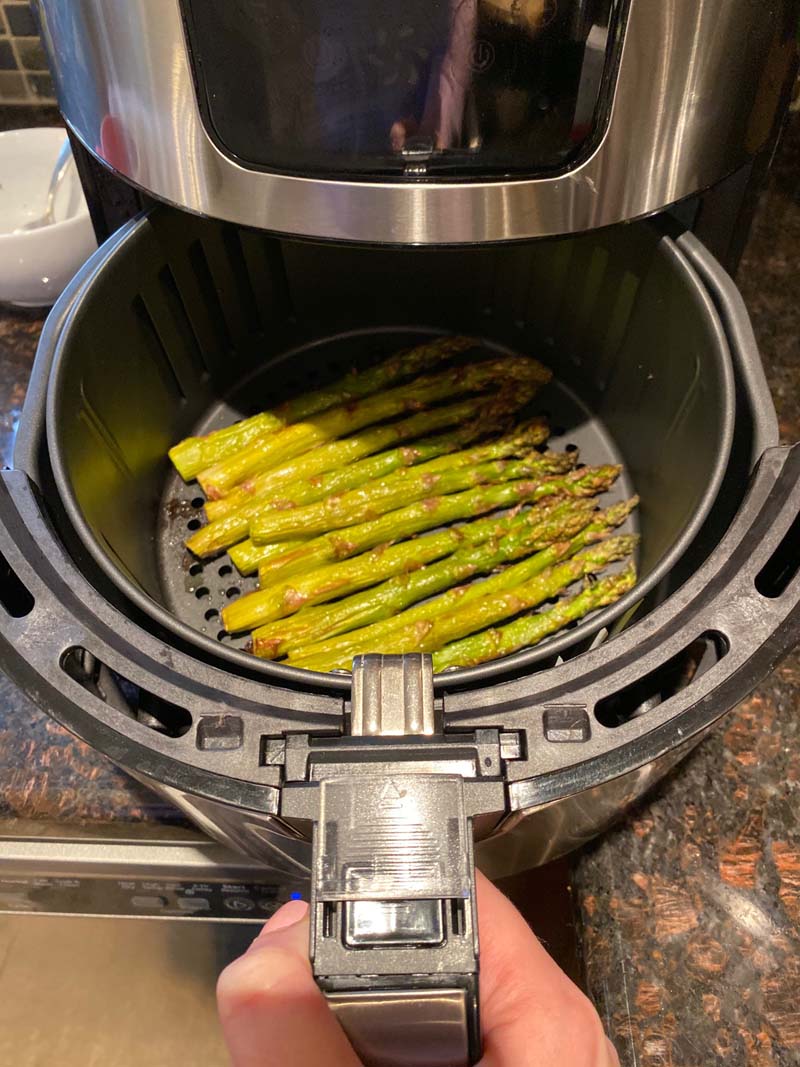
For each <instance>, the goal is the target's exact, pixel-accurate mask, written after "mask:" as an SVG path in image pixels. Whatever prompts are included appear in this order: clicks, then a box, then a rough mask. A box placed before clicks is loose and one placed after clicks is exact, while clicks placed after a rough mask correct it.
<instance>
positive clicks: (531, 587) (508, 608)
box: [290, 535, 638, 671]
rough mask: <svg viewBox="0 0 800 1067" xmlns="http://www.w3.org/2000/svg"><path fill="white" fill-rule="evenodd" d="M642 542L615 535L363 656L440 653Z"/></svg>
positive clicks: (325, 661) (341, 662) (319, 665)
mask: <svg viewBox="0 0 800 1067" xmlns="http://www.w3.org/2000/svg"><path fill="white" fill-rule="evenodd" d="M637 541H638V538H637V537H634V536H631V535H624V536H621V537H609V538H608V539H607V540H605V541H601V542H600V543H599V544H596V545H592V546H591V547H590V548H586V549H584V550H583V551H582V552H579V553H578V554H577V555H576V556H573V557H572V558H571V559H568V560H565V561H564V562H563V563H558V564H556V566H554V567H548V568H547V569H546V570H544V571H542V572H541V574H537V575H536V577H534V578H531V579H530V581H528V582H526V583H525V584H524V585H519V586H516V587H515V588H513V589H509V590H508V591H506V592H503V593H496V592H495V593H488V594H486V595H484V596H480V597H476V598H475V599H474V600H472V601H470V602H468V603H466V604H462V605H461V606H460V607H459V608H458V609H456V610H455V611H452V612H448V613H447V614H444V615H437V616H436V617H435V618H433V619H426V620H423V621H421V622H416V623H412V624H411V625H410V626H405V627H402V628H400V629H398V630H394V631H393V632H392V633H390V634H387V635H386V636H385V637H384V638H382V639H381V643H380V647H379V648H378V649H376V648H375V646H374V645H372V644H364V645H359V647H358V652H372V651H380V652H382V653H384V654H391V653H399V652H435V651H436V650H437V649H440V648H443V647H444V646H445V645H446V644H448V643H450V642H451V641H456V640H458V639H459V638H462V637H466V636H467V635H468V634H472V633H476V632H477V631H478V630H483V629H484V628H485V627H487V626H491V625H492V623H495V622H498V621H499V620H501V619H507V618H509V617H510V616H512V615H518V614H519V613H520V612H521V611H527V610H528V609H530V608H532V607H535V606H536V605H537V604H541V603H543V602H544V601H545V600H549V599H550V598H551V597H554V596H558V595H559V594H560V593H561V592H563V590H564V589H567V588H568V587H569V586H570V585H572V583H573V582H575V581H577V580H578V579H579V578H584V577H586V575H588V574H594V573H596V572H597V571H600V570H603V569H604V568H605V567H607V566H608V565H609V564H610V563H613V562H615V561H616V560H620V559H624V558H625V557H626V556H629V555H630V554H631V552H633V550H634V548H635V547H636V543H637ZM290 662H292V661H290ZM350 663H351V659H350V657H349V656H348V657H345V658H342V657H341V655H340V656H338V657H333V656H331V657H325V656H318V657H307V658H304V660H303V662H302V666H304V667H306V668H308V669H309V670H323V671H325V670H334V669H336V668H342V667H345V668H346V667H347V666H348V665H349V664H350ZM293 665H295V664H294V663H293Z"/></svg>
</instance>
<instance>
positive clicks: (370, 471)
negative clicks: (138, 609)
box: [186, 419, 574, 556]
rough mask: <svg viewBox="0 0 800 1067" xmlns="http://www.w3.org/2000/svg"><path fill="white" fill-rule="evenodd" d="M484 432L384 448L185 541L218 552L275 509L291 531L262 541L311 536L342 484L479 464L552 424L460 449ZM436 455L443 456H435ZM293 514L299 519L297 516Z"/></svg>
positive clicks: (554, 466) (469, 429) (558, 465)
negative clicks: (316, 518) (318, 512)
mask: <svg viewBox="0 0 800 1067" xmlns="http://www.w3.org/2000/svg"><path fill="white" fill-rule="evenodd" d="M480 433H481V427H480V425H478V424H476V423H475V422H472V423H469V424H468V425H467V426H463V427H461V428H460V429H458V430H453V431H451V432H450V433H447V434H439V435H438V437H431V438H428V439H427V440H423V441H418V442H417V443H416V444H414V445H405V446H401V447H399V448H393V449H390V450H389V451H388V452H379V453H378V455H377V456H369V457H368V458H367V459H363V460H361V461H360V462H359V463H353V464H351V465H350V466H349V467H345V468H344V469H343V470H339V471H329V472H328V473H327V474H325V475H323V476H321V477H319V478H314V479H307V480H306V481H304V482H300V483H298V484H297V485H295V486H293V487H291V488H289V487H286V488H285V489H284V490H283V494H282V495H281V496H280V497H278V498H274V499H272V500H269V501H254V502H252V503H250V504H248V505H246V506H245V507H243V508H240V509H239V511H235V512H233V514H231V515H225V516H223V517H222V518H221V519H215V520H214V521H213V522H210V523H208V525H206V526H203V527H202V528H201V529H199V530H198V531H197V532H196V533H194V534H192V536H191V537H190V538H189V539H188V540H187V542H186V547H187V548H188V549H189V550H190V551H191V552H194V554H195V555H197V556H213V555H215V554H216V553H217V552H220V551H221V550H222V549H223V548H227V547H228V546H229V545H232V544H235V542H237V541H240V540H241V539H242V538H243V537H247V535H248V533H250V534H251V536H253V535H252V527H253V526H254V525H255V524H256V523H258V522H261V521H262V520H263V519H265V518H267V519H268V518H270V517H272V516H273V515H274V514H275V513H276V512H277V513H278V514H279V516H280V518H282V519H283V520H284V526H285V527H286V528H287V529H285V531H284V533H283V534H282V536H281V537H274V538H273V537H266V538H260V539H259V543H260V544H265V543H269V542H271V541H282V540H285V539H286V538H287V537H289V538H291V537H292V535H293V534H294V535H296V534H297V533H298V532H301V533H302V534H303V535H304V536H311V535H312V534H314V533H315V532H317V531H315V530H314V529H312V528H311V527H310V526H309V525H308V523H307V520H306V518H305V513H306V512H307V511H308V509H309V507H312V506H313V503H314V502H315V501H320V502H322V501H323V500H326V499H327V498H331V497H332V498H333V499H347V498H349V497H350V496H351V495H352V493H345V494H344V495H343V496H336V495H335V494H337V493H341V490H342V489H343V488H351V487H352V488H353V490H354V491H355V489H356V487H358V486H363V488H362V490H360V491H362V492H363V491H366V490H367V488H368V487H370V486H373V485H377V486H382V485H389V484H391V483H392V479H390V478H388V477H387V476H388V475H390V474H392V473H393V472H398V471H399V469H400V468H404V467H409V466H411V465H412V464H420V463H422V464H424V466H423V467H422V468H421V470H424V471H426V472H428V476H429V477H434V476H435V473H431V472H436V471H438V470H439V468H440V467H442V466H445V467H449V466H450V465H451V464H452V466H454V467H464V466H466V465H467V464H468V463H470V462H471V461H474V462H475V463H477V462H478V461H479V460H480V459H481V458H482V457H487V458H488V457H490V456H495V455H496V456H506V455H514V454H517V453H520V452H523V451H524V450H525V449H526V448H530V447H531V446H532V445H535V444H538V443H540V442H541V441H542V439H543V438H546V436H547V425H546V423H545V422H544V420H543V419H533V420H531V422H530V423H527V424H526V425H525V426H524V427H521V428H520V429H519V430H518V431H516V432H514V433H513V434H507V435H506V436H504V437H501V438H499V439H498V440H496V441H493V442H489V443H488V444H486V445H482V446H481V447H479V448H476V449H462V450H461V451H456V449H459V448H460V446H462V445H463V444H465V443H466V442H468V441H471V440H474V438H475V437H476V436H477V435H479V434H480ZM573 455H574V453H573ZM437 456H438V457H439V458H438V459H436V458H435V457H437ZM567 458H568V457H567ZM426 461H427V462H426ZM548 468H549V469H550V472H551V473H554V472H556V471H557V470H564V469H568V467H567V466H566V465H565V464H564V462H563V461H559V462H556V461H555V460H553V461H552V462H551V463H550V464H548ZM384 478H385V479H386V480H385V481H382V480H381V479H384ZM411 499H413V497H412V498H411ZM301 505H306V506H305V507H303V506H301ZM294 516H296V519H294V518H293V517H294ZM276 517H278V516H276ZM290 520H292V521H290ZM354 521H357V520H354ZM337 525H342V524H341V523H333V522H331V523H330V524H329V525H328V526H326V527H324V529H332V528H335V527H336V526H337ZM288 527H291V529H288ZM320 532H322V531H320Z"/></svg>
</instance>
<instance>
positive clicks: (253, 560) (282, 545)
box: [228, 537, 308, 575]
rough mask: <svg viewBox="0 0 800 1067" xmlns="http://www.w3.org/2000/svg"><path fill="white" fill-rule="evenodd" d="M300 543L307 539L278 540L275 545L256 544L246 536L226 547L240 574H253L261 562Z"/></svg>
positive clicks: (304, 542) (279, 554) (305, 541)
mask: <svg viewBox="0 0 800 1067" xmlns="http://www.w3.org/2000/svg"><path fill="white" fill-rule="evenodd" d="M301 544H303V545H305V544H308V541H307V540H305V539H304V538H302V537H301V538H298V539H297V541H279V542H278V543H277V544H275V545H256V544H253V542H252V541H251V540H250V538H249V537H247V538H245V540H244V541H240V542H239V544H238V545H231V547H230V548H229V549H228V556H229V557H230V560H231V563H233V565H234V566H235V567H236V568H237V569H238V570H239V573H240V574H245V575H247V574H255V572H256V571H257V570H258V568H259V567H260V566H261V564H262V563H266V562H267V560H269V559H272V558H273V557H275V556H281V555H283V553H284V552H288V551H289V550H290V548H297V547H299V546H300V545H301Z"/></svg>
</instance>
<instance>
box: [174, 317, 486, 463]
mask: <svg viewBox="0 0 800 1067" xmlns="http://www.w3.org/2000/svg"><path fill="white" fill-rule="evenodd" d="M474 346H475V341H473V340H471V339H470V338H469V337H441V338H438V339H437V340H435V341H431V342H429V343H427V344H423V345H417V346H416V348H410V349H407V350H405V351H403V352H398V353H396V354H395V355H393V356H390V357H389V359H386V360H384V361H383V362H382V363H379V364H378V365H377V366H375V367H370V368H369V369H368V370H365V371H362V372H361V373H360V374H359V373H357V372H355V371H351V372H350V373H349V374H345V375H344V377H342V378H339V379H338V381H336V382H334V383H333V384H332V385H329V386H327V387H326V388H324V389H317V390H315V391H314V392H310V393H301V394H300V396H297V397H293V398H292V399H291V400H287V401H285V402H284V403H283V404H279V405H278V407H277V408H276V410H275V411H262V412H261V413H260V414H258V415H253V416H252V417H251V418H249V419H242V420H241V422H237V423H235V424H234V425H233V426H226V427H225V428H224V429H222V430H214V431H213V432H212V433H208V434H205V435H204V436H202V437H187V438H186V439H185V440H183V441H181V442H179V443H178V444H177V445H175V446H174V447H173V448H171V449H170V451H169V456H170V459H171V460H172V462H173V463H174V464H175V467H176V468H177V471H178V473H179V474H180V476H181V478H183V479H184V481H187V482H188V481H190V480H191V479H192V478H194V477H195V475H196V474H199V473H200V471H202V470H204V469H205V468H207V467H210V466H211V465H212V464H214V463H218V462H219V461H220V460H222V459H225V458H226V457H227V456H231V455H233V453H234V452H238V451H239V449H241V448H244V447H245V446H246V445H248V444H250V442H251V441H253V440H254V439H255V438H256V437H261V436H263V435H264V434H266V433H271V432H272V431H274V430H277V429H280V427H281V426H285V425H286V424H287V423H290V422H298V421H300V420H301V419H307V418H309V417H310V416H311V415H316V414H318V413H319V412H320V411H325V410H326V409H327V408H330V407H333V406H334V405H336V404H344V403H347V401H349V400H352V399H353V398H354V397H361V396H368V395H369V394H370V393H377V392H378V391H379V390H381V389H385V388H386V387H387V386H388V385H393V384H394V383H395V382H396V381H399V380H400V379H401V378H410V377H412V376H414V375H415V374H419V373H420V372H421V371H423V370H425V369H426V368H427V369H429V368H430V367H432V366H433V365H434V364H435V363H438V362H439V361H441V360H445V359H449V358H450V356H453V355H456V354H457V353H459V352H464V351H465V350H466V349H468V348H473V347H474Z"/></svg>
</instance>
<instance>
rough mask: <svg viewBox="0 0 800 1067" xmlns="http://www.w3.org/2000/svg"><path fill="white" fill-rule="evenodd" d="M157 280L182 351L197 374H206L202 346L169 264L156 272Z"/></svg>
mask: <svg viewBox="0 0 800 1067" xmlns="http://www.w3.org/2000/svg"><path fill="white" fill-rule="evenodd" d="M158 280H159V283H160V285H161V291H162V293H163V295H164V299H165V302H166V304H167V306H168V308H169V314H170V317H171V319H172V323H173V325H174V326H175V329H176V331H177V332H178V334H179V335H180V338H181V341H182V342H183V347H184V351H185V352H186V353H187V355H188V357H189V361H190V362H191V364H192V366H193V367H194V368H195V369H196V371H197V373H198V374H203V373H205V374H208V373H209V371H210V368H209V367H208V364H207V363H206V361H205V359H204V357H203V350H202V347H201V345H200V342H199V341H198V339H197V334H196V333H195V331H194V327H193V326H192V320H191V319H190V318H189V315H188V313H187V311H186V305H185V304H184V302H183V297H182V296H181V293H180V289H178V283H177V282H176V281H175V275H174V274H173V273H172V269H171V268H170V267H169V266H166V267H162V268H161V270H160V271H159V272H158Z"/></svg>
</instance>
